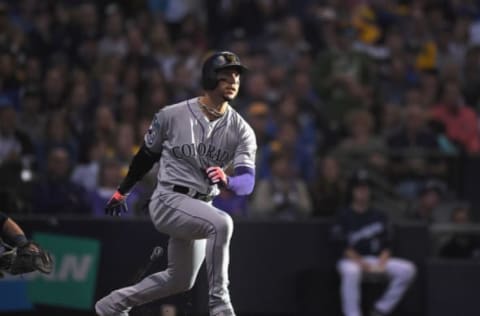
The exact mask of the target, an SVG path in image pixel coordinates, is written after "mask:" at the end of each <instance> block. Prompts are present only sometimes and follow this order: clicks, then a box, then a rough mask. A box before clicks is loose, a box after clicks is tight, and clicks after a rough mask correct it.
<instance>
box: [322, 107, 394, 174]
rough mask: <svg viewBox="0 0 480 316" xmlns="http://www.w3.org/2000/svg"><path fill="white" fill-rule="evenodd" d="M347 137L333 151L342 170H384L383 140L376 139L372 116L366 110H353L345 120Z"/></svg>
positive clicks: (384, 147) (349, 171)
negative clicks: (347, 131)
mask: <svg viewBox="0 0 480 316" xmlns="http://www.w3.org/2000/svg"><path fill="white" fill-rule="evenodd" d="M345 125H346V126H347V127H348V130H349V135H348V136H347V137H346V138H345V139H344V140H343V141H342V142H341V143H340V144H339V145H338V146H337V147H336V148H334V149H333V151H332V152H331V154H332V155H333V156H334V157H335V158H336V159H338V161H339V162H340V167H341V169H342V170H346V171H347V173H351V172H352V170H356V169H359V168H369V169H370V170H372V171H373V170H379V171H382V170H384V168H385V166H386V163H387V160H386V157H385V149H386V146H385V144H384V141H383V139H381V138H379V137H376V136H375V135H374V134H373V132H374V121H373V117H372V115H371V114H370V113H369V112H368V111H366V110H354V111H351V112H350V113H348V115H347V117H346V119H345Z"/></svg>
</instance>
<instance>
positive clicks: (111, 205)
mask: <svg viewBox="0 0 480 316" xmlns="http://www.w3.org/2000/svg"><path fill="white" fill-rule="evenodd" d="M126 198H127V196H126V195H123V194H121V193H120V192H118V191H116V192H115V193H114V194H113V196H112V197H111V198H110V200H109V201H108V203H107V205H106V206H105V214H108V215H111V216H121V215H122V213H126V212H127V211H128V208H127V201H126V200H127V199H126Z"/></svg>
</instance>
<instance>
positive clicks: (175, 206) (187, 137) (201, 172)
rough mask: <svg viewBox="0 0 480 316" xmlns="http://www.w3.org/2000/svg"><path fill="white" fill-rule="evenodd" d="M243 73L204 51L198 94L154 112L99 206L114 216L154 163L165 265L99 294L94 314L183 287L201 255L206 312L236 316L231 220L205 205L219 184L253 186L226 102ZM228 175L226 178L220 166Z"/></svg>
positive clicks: (252, 142) (248, 157)
mask: <svg viewBox="0 0 480 316" xmlns="http://www.w3.org/2000/svg"><path fill="white" fill-rule="evenodd" d="M245 70H246V67H245V66H244V65H242V63H241V62H240V60H239V58H238V57H237V56H236V55H235V54H233V53H231V52H217V53H214V54H213V55H211V56H210V57H209V58H207V59H206V61H205V62H204V64H203V67H202V86H203V88H204V91H205V93H204V94H203V95H202V96H200V97H197V98H193V99H189V100H185V101H183V102H180V103H178V104H174V105H171V106H167V107H165V108H163V109H162V110H160V111H159V112H158V113H156V114H155V116H154V118H153V121H152V124H151V126H150V128H149V130H148V132H147V133H146V134H145V139H144V142H143V144H142V146H141V148H140V150H139V151H138V153H137V154H136V155H135V157H134V158H133V160H132V162H131V164H130V167H129V171H128V174H127V176H126V177H125V178H124V179H123V181H122V183H121V184H120V186H119V188H118V190H117V192H116V193H115V194H114V195H113V197H112V198H111V200H110V201H109V202H108V203H107V206H106V208H105V211H106V212H107V213H108V214H110V215H120V214H121V213H122V212H125V211H126V204H125V199H126V197H127V195H128V192H129V191H130V190H131V189H132V187H133V186H134V184H135V183H136V182H137V181H138V180H140V179H141V178H142V177H143V176H144V175H145V173H147V172H148V170H150V169H151V167H152V166H153V164H154V163H155V162H156V161H158V160H160V169H159V172H158V182H157V187H156V189H155V191H154V193H153V194H152V197H151V201H150V204H149V210H150V216H151V219H152V221H153V224H154V225H155V227H156V229H157V230H158V231H160V232H162V233H165V234H168V235H169V236H170V240H169V245H168V268H167V269H166V270H164V271H161V272H158V273H155V274H152V275H150V276H147V277H146V278H144V279H143V280H142V281H140V282H139V283H137V284H134V285H132V286H128V287H125V288H121V289H118V290H115V291H113V292H111V293H110V294H109V295H107V296H106V297H104V298H102V299H100V300H99V301H98V302H97V303H96V305H95V310H96V312H97V314H98V315H100V316H113V315H122V316H124V315H128V311H129V310H130V309H131V308H132V307H133V306H137V305H141V304H144V303H147V302H149V301H153V300H156V299H159V298H162V297H166V296H169V295H172V294H175V293H179V292H182V291H186V290H189V289H190V288H191V287H192V286H193V284H194V282H195V279H196V277H197V273H198V271H199V269H200V266H201V264H202V262H203V260H204V259H206V264H207V273H208V283H209V308H210V315H212V316H232V315H235V312H234V309H233V306H232V304H231V302H230V295H229V291H228V283H229V282H228V263H229V245H230V238H231V236H232V232H233V222H232V219H231V217H230V216H229V215H228V214H227V213H225V212H223V211H221V210H219V209H217V208H215V207H214V206H212V204H211V200H212V198H213V197H214V196H215V195H217V194H218V193H219V187H221V186H223V187H225V188H227V189H229V190H232V191H233V192H235V193H236V194H238V195H247V194H250V193H251V192H252V191H253V187H254V182H255V165H254V161H255V153H256V148H257V145H256V139H255V134H254V132H253V130H252V128H251V127H250V126H249V125H248V124H247V123H246V122H245V121H244V120H243V118H242V117H241V116H240V115H239V114H238V113H237V112H236V111H235V110H234V109H233V108H232V107H230V105H229V103H228V102H229V101H231V100H233V99H234V98H235V97H236V95H237V93H238V90H239V87H240V75H241V74H242V73H243V72H244V71H245ZM230 165H233V168H234V174H233V175H232V176H227V175H226V174H225V172H224V170H225V169H226V167H228V166H230Z"/></svg>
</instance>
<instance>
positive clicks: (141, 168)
mask: <svg viewBox="0 0 480 316" xmlns="http://www.w3.org/2000/svg"><path fill="white" fill-rule="evenodd" d="M164 121H165V118H164V112H163V111H159V112H158V113H157V114H155V116H154V118H153V121H152V124H151V125H150V127H149V129H148V131H147V132H146V134H145V137H144V141H143V143H142V145H141V147H140V149H139V150H138V152H137V153H136V154H135V156H134V157H133V159H132V161H131V162H130V166H129V167H128V172H127V175H126V176H125V178H123V180H122V182H121V183H120V185H119V186H118V189H117V191H115V193H114V194H113V196H112V197H111V198H110V200H109V201H108V203H107V205H106V206H105V213H106V214H109V215H114V216H120V215H121V214H122V213H125V212H127V204H126V198H127V195H128V193H129V192H130V191H131V190H132V188H133V187H134V186H135V184H136V183H137V182H138V181H140V180H141V179H142V178H143V176H145V174H147V172H148V171H149V170H150V169H152V167H153V165H154V164H155V163H156V162H157V161H159V160H160V157H161V151H162V142H163V139H164V133H165V128H166V127H165V124H164Z"/></svg>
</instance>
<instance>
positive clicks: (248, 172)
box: [227, 167, 255, 195]
mask: <svg viewBox="0 0 480 316" xmlns="http://www.w3.org/2000/svg"><path fill="white" fill-rule="evenodd" d="M254 185H255V170H254V169H253V168H250V167H237V168H235V175H233V176H231V177H228V184H227V189H229V190H231V191H233V192H235V194H237V195H248V194H250V193H252V191H253V187H254Z"/></svg>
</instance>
